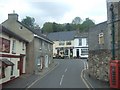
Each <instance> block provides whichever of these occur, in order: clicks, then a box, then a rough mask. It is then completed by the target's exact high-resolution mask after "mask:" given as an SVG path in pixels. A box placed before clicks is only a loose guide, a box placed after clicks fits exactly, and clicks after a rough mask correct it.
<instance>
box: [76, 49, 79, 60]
mask: <svg viewBox="0 0 120 90" xmlns="http://www.w3.org/2000/svg"><path fill="white" fill-rule="evenodd" d="M76 53H77V58H79V49H77V51H76Z"/></svg>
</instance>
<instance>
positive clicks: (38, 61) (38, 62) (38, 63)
mask: <svg viewBox="0 0 120 90" xmlns="http://www.w3.org/2000/svg"><path fill="white" fill-rule="evenodd" d="M37 65H38V66H39V65H40V58H38V60H37Z"/></svg>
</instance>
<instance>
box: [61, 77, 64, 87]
mask: <svg viewBox="0 0 120 90" xmlns="http://www.w3.org/2000/svg"><path fill="white" fill-rule="evenodd" d="M63 78H64V75H62V77H61V80H60V86H61V85H62V81H63Z"/></svg>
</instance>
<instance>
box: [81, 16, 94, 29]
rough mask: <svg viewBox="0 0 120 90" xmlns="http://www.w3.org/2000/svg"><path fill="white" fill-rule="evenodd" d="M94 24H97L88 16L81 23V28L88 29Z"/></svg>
mask: <svg viewBox="0 0 120 90" xmlns="http://www.w3.org/2000/svg"><path fill="white" fill-rule="evenodd" d="M94 25H95V23H94V22H93V21H92V20H91V19H89V18H86V20H85V21H84V22H83V23H82V24H81V26H80V29H82V30H83V29H87V28H89V27H91V26H94Z"/></svg>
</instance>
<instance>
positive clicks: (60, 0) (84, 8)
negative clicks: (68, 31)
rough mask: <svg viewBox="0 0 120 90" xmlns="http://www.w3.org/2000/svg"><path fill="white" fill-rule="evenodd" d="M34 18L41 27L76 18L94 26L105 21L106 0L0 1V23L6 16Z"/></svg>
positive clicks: (69, 21) (67, 21)
mask: <svg viewBox="0 0 120 90" xmlns="http://www.w3.org/2000/svg"><path fill="white" fill-rule="evenodd" d="M13 10H15V13H17V14H18V15H19V21H21V19H23V18H25V17H26V16H30V17H34V18H35V21H36V23H37V24H39V25H40V26H41V27H42V25H43V24H44V23H45V22H56V23H61V24H62V23H71V22H72V20H73V19H74V18H75V17H76V16H78V17H81V19H83V20H84V19H85V18H88V17H89V18H90V19H92V20H93V21H94V22H95V23H96V24H98V23H100V22H103V21H106V20H107V7H106V0H0V16H1V17H0V23H2V22H3V21H5V20H6V19H7V18H8V14H9V13H12V12H13Z"/></svg>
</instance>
